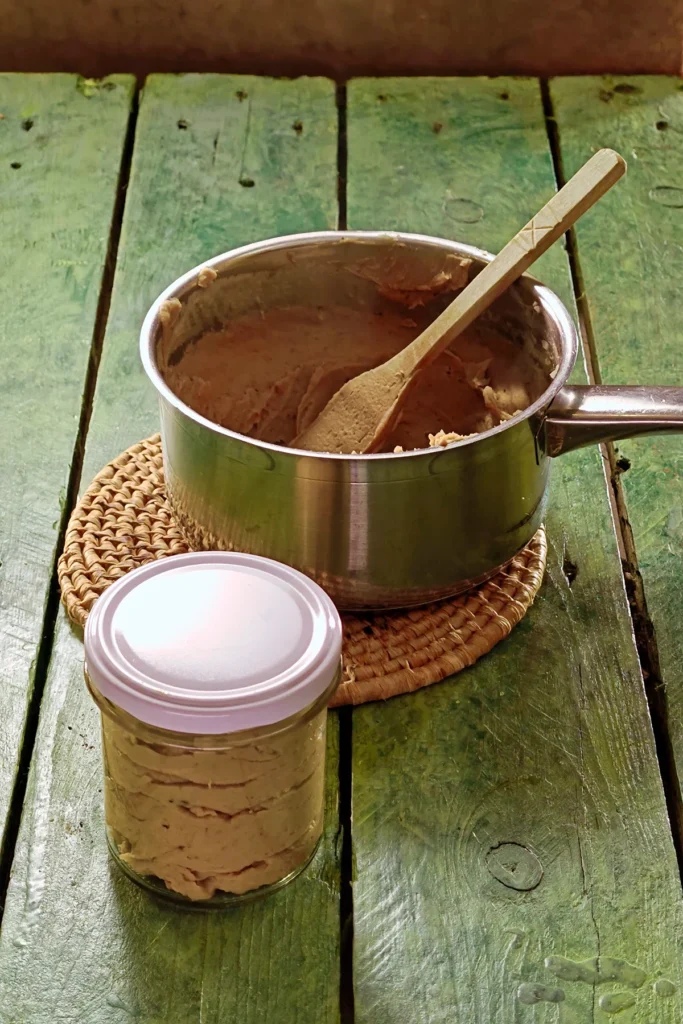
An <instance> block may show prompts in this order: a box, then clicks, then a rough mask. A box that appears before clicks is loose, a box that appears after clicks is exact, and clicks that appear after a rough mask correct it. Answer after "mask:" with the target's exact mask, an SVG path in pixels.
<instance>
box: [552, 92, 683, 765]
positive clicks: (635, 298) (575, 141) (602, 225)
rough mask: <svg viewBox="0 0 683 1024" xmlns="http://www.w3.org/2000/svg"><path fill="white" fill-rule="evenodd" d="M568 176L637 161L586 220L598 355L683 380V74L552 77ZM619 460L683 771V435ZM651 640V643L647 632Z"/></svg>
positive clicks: (582, 252) (636, 446) (616, 365)
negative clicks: (595, 155) (590, 166)
mask: <svg viewBox="0 0 683 1024" xmlns="http://www.w3.org/2000/svg"><path fill="white" fill-rule="evenodd" d="M551 89H552V98H553V101H554V104H555V108H556V117H557V124H558V131H559V135H560V147H561V152H562V157H563V160H564V163H565V166H566V170H567V172H568V173H570V172H571V170H572V169H573V168H574V167H575V166H578V164H579V163H580V162H581V161H582V159H583V158H584V156H585V155H586V154H587V153H590V152H591V150H593V149H595V148H596V147H598V146H602V145H608V146H613V147H614V148H615V149H618V150H619V151H620V152H621V153H623V154H624V156H625V157H626V159H627V161H628V164H629V171H628V175H627V177H626V179H625V181H624V182H622V184H621V185H620V186H619V188H618V189H617V190H616V192H615V194H614V195H612V196H609V197H608V198H607V199H606V200H605V201H604V205H603V204H601V206H600V208H599V209H596V213H595V216H594V217H593V218H592V219H591V220H590V221H586V223H585V224H580V225H578V234H577V240H578V250H579V261H580V265H581V270H582V273H583V278H584V287H585V292H586V301H587V305H588V311H589V316H590V324H591V329H592V335H593V338H594V344H595V350H596V354H597V364H598V367H599V371H600V374H601V376H602V379H603V381H604V382H605V383H606V384H629V383H631V384H636V383H638V384H671V385H675V386H678V387H681V386H683V346H682V345H681V339H682V333H681V314H680V310H681V281H682V280H683V83H681V81H680V79H677V78H675V79H674V78H646V77H637V78H636V77H633V78H616V79H613V78H579V79H574V80H572V79H558V80H555V81H553V82H552V85H551ZM617 449H618V451H617V453H616V458H617V462H616V469H617V472H618V474H619V478H620V481H621V486H622V488H623V491H624V494H625V497H626V503H627V514H628V520H629V522H630V526H631V528H632V530H633V538H634V541H635V549H636V555H637V560H638V565H639V568H640V572H641V574H642V578H643V582H644V586H645V596H646V599H647V608H648V612H649V614H650V616H651V618H652V621H653V623H654V628H655V635H656V644H657V649H658V652H659V659H660V663H661V672H662V677H663V681H664V684H665V687H666V695H667V697H668V703H669V728H670V731H671V736H672V740H673V745H674V749H675V756H676V760H677V766H678V776H679V779H680V778H682V777H683V668H682V665H683V637H682V636H681V628H680V615H681V565H682V558H683V437H677V436H673V435H669V436H666V437H652V438H642V439H638V440H634V441H620V442H619V443H618V445H617ZM643 640H645V641H646V640H647V635H646V633H644V634H643Z"/></svg>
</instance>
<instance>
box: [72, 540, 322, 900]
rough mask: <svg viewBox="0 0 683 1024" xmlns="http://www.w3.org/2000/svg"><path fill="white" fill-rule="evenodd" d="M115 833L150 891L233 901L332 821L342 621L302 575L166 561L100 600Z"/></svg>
mask: <svg viewBox="0 0 683 1024" xmlns="http://www.w3.org/2000/svg"><path fill="white" fill-rule="evenodd" d="M85 648H86V650H85V659H86V667H85V675H86V681H87V683H88V687H89V689H90V692H91V693H92V695H93V697H94V699H95V701H96V702H97V704H98V706H99V708H100V710H101V712H102V747H103V755H104V778H105V786H104V805H105V821H106V828H107V838H108V842H109V847H110V850H111V853H112V855H113V857H114V859H115V861H116V863H117V864H118V865H119V866H120V867H121V868H122V869H123V870H124V871H125V873H126V874H127V875H129V876H130V877H131V878H133V879H134V880H135V881H136V882H138V883H139V884H141V885H143V886H145V887H146V888H149V889H152V890H154V891H156V892H159V893H161V894H163V895H164V896H166V897H169V898H171V899H175V900H177V901H181V902H188V901H190V902H192V903H193V904H199V905H210V906H221V905H230V904H234V903H236V902H242V901H244V900H246V899H251V898H253V897H254V896H259V895H262V894H265V893H268V892H271V891H272V890H274V889H276V888H279V887H280V886H282V885H284V884H286V883H287V882H288V881H290V880H291V879H292V878H294V877H295V876H296V875H297V874H298V873H299V872H300V871H302V870H303V868H304V867H305V866H306V864H307V863H308V862H309V861H310V859H311V857H312V856H313V854H314V852H315V850H316V847H317V845H318V842H319V840H320V836H321V833H322V826H323V801H324V777H325V732H326V720H327V703H328V701H329V698H330V696H331V695H332V693H333V692H334V689H335V688H336V686H337V684H338V682H339V677H340V656H341V622H340V620H339V615H338V613H337V611H336V609H335V607H334V605H333V604H332V602H331V601H330V599H329V598H328V597H327V595H326V594H325V593H324V591H322V590H321V589H320V587H318V586H317V585H316V584H315V583H313V582H312V581H311V580H309V579H308V578H307V577H305V576H303V575H302V574H301V573H299V572H297V571H296V570H294V569H290V568H288V567H286V566H283V565H280V564H278V563H276V562H272V561H270V560H269V559H264V558H258V557H256V556H252V555H243V554H237V553H233V552H198V553H195V554H190V555H178V556H175V557H172V558H167V559H164V560H162V561H159V562H153V563H150V564H149V565H146V566H143V567H142V568H141V569H138V570H136V571H135V572H132V573H130V574H129V575H128V576H125V577H124V578H123V579H121V580H119V581H117V582H116V583H115V584H113V585H112V586H111V587H110V588H109V589H108V590H107V591H106V592H105V593H104V594H103V595H102V597H100V598H99V600H98V601H97V602H96V604H95V606H94V607H93V610H92V611H91V613H90V616H89V619H88V623H87V626H86V634H85Z"/></svg>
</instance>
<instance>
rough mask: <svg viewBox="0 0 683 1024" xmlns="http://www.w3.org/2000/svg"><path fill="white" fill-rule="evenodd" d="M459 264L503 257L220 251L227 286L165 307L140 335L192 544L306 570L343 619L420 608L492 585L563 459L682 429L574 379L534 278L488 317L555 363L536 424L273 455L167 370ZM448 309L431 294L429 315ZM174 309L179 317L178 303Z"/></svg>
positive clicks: (213, 286)
mask: <svg viewBox="0 0 683 1024" xmlns="http://www.w3.org/2000/svg"><path fill="white" fill-rule="evenodd" d="M449 254H456V255H458V256H462V257H467V258H469V259H471V260H472V261H473V268H472V269H473V272H476V271H477V269H481V267H482V266H483V265H484V264H485V263H486V262H488V261H489V260H490V259H491V258H492V257H491V255H490V254H489V253H486V252H483V251H482V250H480V249H474V248H472V247H470V246H467V245H461V244H459V243H456V242H449V241H445V240H443V239H440V238H430V237H427V236H423V235H411V234H401V233H386V232H382V233H380V232H354V231H345V232H318V233H311V234H302V235H292V236H288V237H282V238H276V239H271V240H269V241H265V242H259V243H256V244H254V245H248V246H245V247H243V248H240V249H235V250H233V251H232V252H228V253H225V254H223V255H221V256H216V257H215V258H214V259H211V260H208V261H207V263H206V264H203V267H208V268H211V269H212V270H213V271H215V272H216V274H217V275H218V276H217V278H216V279H215V280H211V283H210V286H209V287H205V285H206V284H207V281H209V280H210V279H213V274H211V273H209V274H208V275H207V274H206V273H205V274H204V275H202V276H200V270H201V269H202V268H196V269H195V270H193V271H190V272H189V273H187V274H185V275H184V276H183V277H181V278H179V279H178V280H177V281H176V282H175V283H174V284H172V285H171V286H170V287H169V288H168V289H167V290H166V291H165V292H164V293H163V294H162V295H161V296H159V298H158V299H157V301H156V302H155V303H154V305H153V306H152V308H151V309H150V311H149V313H148V315H147V317H146V319H145V322H144V324H143V327H142V335H141V354H142V360H143V363H144V366H145V369H146V371H147V373H148V375H149V377H150V379H151V380H152V383H153V384H154V387H155V388H156V390H157V392H158V394H159V398H160V406H161V433H162V440H163V447H164V465H165V472H166V484H167V490H168V496H169V500H170V502H171V506H172V508H173V510H174V514H175V516H176V518H177V520H178V523H179V525H180V527H181V529H182V530H183V532H184V533H185V535H186V537H187V539H188V541H189V543H190V544H191V545H192V546H193V547H195V548H227V549H238V550H243V551H249V552H252V553H255V554H259V555H266V556H268V557H270V558H274V559H277V560H278V561H280V562H285V563H287V564H289V565H292V566H295V567H296V568H298V569H301V570H302V571H303V572H305V573H307V574H308V575H309V576H311V577H313V578H314V579H316V580H317V581H318V582H319V583H321V584H322V586H323V587H325V589H326V590H327V591H328V592H329V593H330V594H331V596H332V597H333V598H334V599H335V601H336V602H337V604H338V605H339V606H340V607H341V608H343V609H349V610H351V609H355V610H359V609H388V608H405V607H410V606H414V605H419V604H423V603H426V602H428V601H432V600H436V599H438V598H442V597H447V596H450V595H453V594H455V593H458V592H459V591H462V590H464V589H466V588H468V587H470V586H471V585H472V584H473V583H476V582H479V581H482V580H484V579H486V578H487V577H488V576H490V575H492V574H493V573H495V572H496V571H497V570H498V569H499V568H501V567H502V566H503V565H504V564H505V563H506V562H507V561H508V560H509V559H510V558H511V557H512V556H513V555H514V554H515V553H516V552H517V551H519V550H520V548H522V547H523V546H524V545H525V544H526V543H527V542H528V541H529V539H530V538H531V537H532V536H533V534H534V533H535V532H536V530H537V529H538V527H539V525H540V523H541V522H542V519H543V515H544V510H545V503H546V494H547V488H548V475H549V472H550V466H551V458H552V457H554V456H557V455H561V454H563V453H564V452H567V451H570V450H572V449H573V448H579V447H582V446H583V445H588V444H595V443H596V442H599V441H605V440H617V439H619V438H624V437H632V436H634V435H636V434H652V433H659V432H665V431H674V432H683V389H679V388H664V387H662V388H654V387H576V386H568V385H567V383H566V382H567V378H568V377H569V374H570V373H571V370H572V367H573V365H574V361H575V359H576V354H577V344H578V343H577V336H576V331H575V328H574V324H573V322H572V319H571V317H570V315H569V313H568V312H567V310H566V308H565V307H564V305H563V304H562V302H561V301H560V300H559V299H558V297H557V296H556V295H555V294H554V293H553V292H552V291H550V289H549V288H546V287H544V286H543V285H542V284H539V283H538V282H537V281H536V280H534V279H533V278H531V277H524V278H522V279H520V280H519V281H518V282H517V284H515V285H514V286H513V287H512V288H510V289H509V290H508V292H506V294H505V295H503V296H502V298H501V299H499V300H498V301H497V302H496V303H495V304H494V305H493V306H492V307H491V309H490V310H489V311H488V312H487V313H486V314H484V316H485V318H487V319H488V321H489V322H490V323H491V325H492V326H495V327H496V328H497V329H498V330H500V331H501V332H502V333H503V334H505V336H506V337H508V338H509V339H511V340H512V341H513V342H514V343H515V344H517V345H518V346H519V347H520V349H522V348H523V349H524V350H525V351H526V352H527V353H532V354H534V357H535V358H537V359H538V360H539V362H540V363H542V364H543V365H545V366H547V367H549V368H551V372H552V383H551V384H550V386H549V387H548V388H547V390H546V391H545V392H544V394H543V395H541V397H540V398H539V399H538V400H537V401H535V402H534V403H533V405H531V406H530V407H529V408H528V409H526V411H525V412H524V413H521V414H519V415H517V416H515V417H514V419H512V420H510V421H508V422H505V423H502V424H501V425H500V426H498V427H495V428H494V429H492V430H488V431H486V432H485V433H482V434H479V435H477V436H476V437H474V438H470V439H467V440H464V441H461V442H459V443H457V444H455V445H453V446H452V447H449V448H439V449H426V450H420V451H410V452H404V453H398V454H386V455H382V454H380V455H364V456H349V455H327V454H319V453H315V452H301V451H296V450H294V449H290V448H283V447H278V446H276V445H273V444H268V443H265V442H262V441H257V440H253V439H252V438H247V437H244V436H243V435H241V434H237V433H234V432H232V431H230V430H226V429H224V428H223V427H220V426H217V425H216V424H215V423H211V422H210V421H209V420H207V419H204V418H203V417H202V416H200V415H198V414H197V413H196V412H194V411H193V410H192V409H190V408H189V407H188V406H186V405H184V404H183V402H181V401H180V400H179V399H178V397H177V396H176V395H175V394H174V393H173V392H172V391H171V390H170V389H169V387H168V386H167V385H166V383H165V381H164V379H163V376H162V373H161V372H160V366H161V367H163V366H167V365H168V364H169V362H170V363H171V364H172V363H173V362H174V361H177V360H179V359H181V358H182V354H183V352H184V351H185V349H186V348H187V346H189V345H191V344H192V343H193V342H194V341H195V340H196V339H198V338H199V337H200V336H201V335H202V334H203V333H205V332H206V331H207V330H215V329H216V327H218V326H221V325H222V324H224V323H226V322H227V321H228V320H230V319H231V318H233V317H236V316H240V315H243V314H246V313H249V312H255V311H258V310H268V309H273V308H282V307H283V306H291V305H301V304H305V305H310V306H315V307H320V308H330V307H333V306H336V307H338V306H340V305H341V306H344V305H346V306H352V307H355V308H360V309H364V310H373V311H376V312H382V311H383V309H385V308H389V307H390V306H392V303H391V301H390V299H388V298H384V297H383V296H382V294H381V291H382V288H381V286H382V284H385V283H386V284H387V285H391V284H395V282H396V281H397V280H400V281H402V282H406V281H410V282H414V284H415V285H419V284H420V283H422V284H424V283H425V282H428V281H430V280H432V279H433V278H434V277H435V275H437V274H438V273H439V272H440V271H441V270H442V269H443V268H444V264H445V262H446V261H447V259H448V257H449ZM378 286H379V287H378ZM450 297H451V296H448V295H441V296H438V295H437V296H435V297H434V298H433V299H432V300H431V301H430V302H429V303H428V304H427V306H426V307H425V308H424V311H423V312H422V315H423V316H424V318H425V319H429V318H433V317H434V316H436V315H437V314H438V313H439V312H440V310H441V309H442V308H443V307H444V306H445V305H446V303H447V302H448V301H449V298H450ZM175 299H177V300H180V304H181V305H180V308H179V309H178V303H177V302H173V301H171V303H170V305H169V300H175ZM392 308H393V309H395V308H396V307H395V305H393V307H392ZM160 314H161V316H160ZM456 344H457V343H456ZM435 426H436V427H437V428H438V427H441V426H444V428H445V429H448V425H446V424H436V425H435Z"/></svg>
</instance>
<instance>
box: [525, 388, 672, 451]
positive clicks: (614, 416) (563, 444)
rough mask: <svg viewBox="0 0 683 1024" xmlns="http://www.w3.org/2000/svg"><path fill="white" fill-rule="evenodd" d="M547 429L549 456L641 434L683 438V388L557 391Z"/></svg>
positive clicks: (546, 446)
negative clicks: (673, 435) (670, 435)
mask: <svg viewBox="0 0 683 1024" xmlns="http://www.w3.org/2000/svg"><path fill="white" fill-rule="evenodd" d="M543 428H544V431H545V448H546V451H547V452H548V455H563V454H564V453H565V452H570V451H573V449H574V448H583V447H585V446H586V445H589V444H598V443H599V442H601V441H618V440H620V439H621V438H624V437H636V436H637V435H639V434H683V388H669V387H648V386H647V385H636V386H627V385H617V386H614V387H605V386H603V385H594V386H581V385H577V386H574V385H571V386H568V387H564V388H562V390H561V391H560V392H558V394H557V396H556V397H555V399H554V400H553V402H552V404H551V406H550V407H549V409H548V411H547V413H546V416H545V419H544V423H543Z"/></svg>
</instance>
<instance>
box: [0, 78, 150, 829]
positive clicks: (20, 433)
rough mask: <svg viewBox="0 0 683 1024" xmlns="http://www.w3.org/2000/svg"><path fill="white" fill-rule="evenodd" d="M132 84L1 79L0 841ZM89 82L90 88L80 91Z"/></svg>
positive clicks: (62, 496)
mask: <svg viewBox="0 0 683 1024" xmlns="http://www.w3.org/2000/svg"><path fill="white" fill-rule="evenodd" d="M132 89H133V81H132V79H131V78H129V77H125V76H115V77H112V78H109V79H107V80H106V81H104V82H101V83H98V84H97V85H95V86H93V87H92V88H91V89H90V90H89V91H86V90H84V89H83V87H82V81H81V80H80V79H78V78H77V77H76V76H75V75H0V114H2V119H1V120H0V190H1V191H2V200H3V201H2V203H1V204H0V236H1V237H2V247H3V261H2V273H1V274H0V305H1V307H2V324H1V326H0V365H2V385H1V386H0V392H1V394H2V399H1V401H0V437H1V438H2V450H1V452H0V649H1V650H2V667H1V668H0V722H1V723H2V725H1V727H0V847H1V846H2V839H3V834H4V829H5V824H6V817H7V811H8V806H9V801H10V797H11V794H12V787H13V784H14V779H15V773H16V770H17V764H18V757H19V748H20V745H21V737H22V734H23V731H24V724H25V720H26V713H27V708H28V704H29V701H30V699H31V694H32V690H33V685H34V680H35V673H36V656H37V649H38V646H39V644H40V640H41V634H42V629H43V616H44V612H45V605H46V601H47V596H48V591H49V588H50V580H51V578H52V572H53V568H54V558H55V547H56V544H57V540H58V536H59V530H60V525H61V520H62V511H63V508H64V502H65V499H66V488H67V483H68V479H69V470H70V465H71V459H72V455H73V452H74V446H75V444H76V437H77V433H78V423H79V417H80V412H81V404H82V399H83V388H84V384H85V379H86V370H87V366H88V358H89V355H90V349H91V344H92V341H93V335H94V326H95V317H96V312H97V303H98V297H99V293H100V286H101V283H102V272H103V269H104V264H105V259H106V255H107V243H108V239H109V231H110V222H111V217H112V212H113V209H114V201H115V196H116V184H117V179H118V174H119V167H120V163H121V156H122V150H123V144H124V138H125V133H126V125H127V121H128V115H129V110H130V103H131V98H132ZM86 92H87V94H86Z"/></svg>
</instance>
